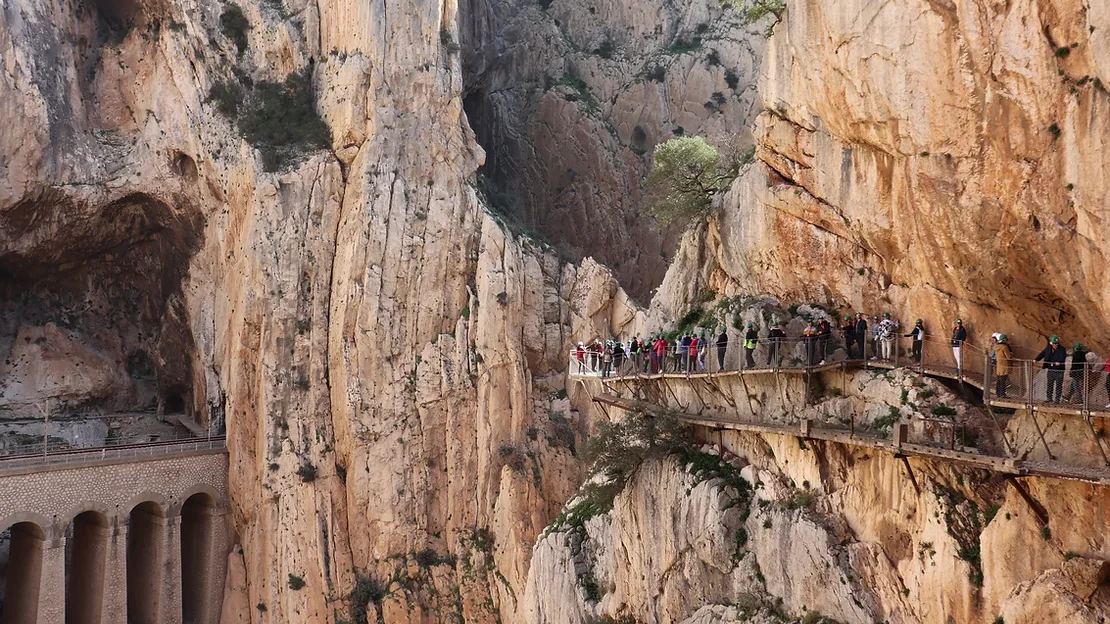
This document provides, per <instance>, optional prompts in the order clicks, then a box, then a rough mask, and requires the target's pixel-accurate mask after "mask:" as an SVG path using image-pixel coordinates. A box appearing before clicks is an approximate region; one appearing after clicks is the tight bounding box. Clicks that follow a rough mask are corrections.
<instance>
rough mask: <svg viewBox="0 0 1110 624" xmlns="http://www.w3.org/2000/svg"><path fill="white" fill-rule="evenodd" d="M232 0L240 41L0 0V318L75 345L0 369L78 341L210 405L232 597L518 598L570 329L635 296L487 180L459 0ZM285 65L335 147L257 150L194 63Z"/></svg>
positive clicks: (355, 602) (290, 601)
mask: <svg viewBox="0 0 1110 624" xmlns="http://www.w3.org/2000/svg"><path fill="white" fill-rule="evenodd" d="M240 6H241V8H242V11H243V15H244V18H245V20H246V23H247V26H246V27H244V28H243V29H242V34H243V36H244V37H246V43H247V45H246V47H245V48H244V49H243V50H242V51H239V50H237V46H236V44H235V41H234V39H233V37H234V36H235V35H236V33H235V32H234V31H229V29H228V28H227V26H226V25H225V24H223V20H222V19H221V15H222V13H223V12H224V11H225V10H226V6H225V5H222V4H218V3H210V2H188V1H186V2H175V3H169V4H161V5H155V4H142V3H140V4H136V5H134V6H132V5H130V4H127V5H126V6H125V5H122V4H121V5H117V4H115V3H112V2H109V1H108V0H104V1H103V2H92V3H89V2H85V3H77V2H63V3H42V2H35V1H34V0H28V1H26V2H18V3H15V4H13V5H12V6H11V7H10V10H6V11H5V12H4V13H3V15H2V16H0V20H2V21H0V51H2V52H0V54H2V55H3V56H2V58H3V61H4V66H5V67H7V68H8V70H7V71H5V72H2V74H3V75H2V77H0V84H2V88H0V110H3V111H5V115H4V119H5V124H4V127H3V128H2V129H0V148H2V150H0V151H3V153H5V154H6V156H5V157H4V160H3V161H2V164H0V166H2V167H3V176H2V183H0V232H3V236H0V267H2V269H3V271H2V272H0V286H3V288H4V289H5V293H6V294H11V293H15V294H18V295H20V297H21V299H19V301H20V302H22V303H21V305H24V308H22V309H17V310H15V311H14V312H13V313H12V314H10V315H8V316H5V317H4V328H5V329H11V335H10V336H8V334H4V335H5V342H3V344H0V346H3V347H5V348H11V346H12V344H13V343H14V341H15V339H16V337H20V338H19V339H20V340H22V337H28V338H33V337H34V336H39V335H44V336H45V337H46V339H47V340H52V338H51V337H52V336H53V337H55V338H56V339H57V340H55V342H58V344H61V345H62V346H65V345H69V344H71V343H72V344H73V345H75V346H74V347H73V349H72V351H73V356H72V357H70V358H68V359H66V358H59V361H60V362H62V364H59V366H57V367H55V368H54V369H52V370H51V371H39V370H38V369H35V371H31V372H33V373H34V375H31V376H30V377H28V378H23V377H20V378H19V379H17V380H16V381H17V382H18V383H11V384H7V383H6V384H5V385H4V389H5V391H7V390H6V389H14V390H12V392H13V394H12V396H14V397H16V398H17V399H19V400H24V399H25V398H26V399H27V401H28V403H29V404H30V403H33V401H34V400H36V399H37V398H41V397H37V396H36V395H34V394H33V392H31V391H30V390H27V388H28V387H29V386H35V387H40V386H43V383H39V382H40V380H42V379H47V380H49V379H57V378H60V377H61V376H63V375H68V374H69V371H70V369H72V368H74V367H76V366H77V365H78V364H89V363H93V364H97V365H98V366H100V367H101V368H103V369H104V370H101V371H90V372H84V373H82V376H81V377H80V378H78V379H67V380H66V384H65V385H62V384H58V387H63V388H65V389H67V390H66V391H67V392H70V393H71V394H74V395H79V396H80V397H88V396H99V395H100V394H103V393H106V392H109V391H112V392H115V391H119V392H123V391H126V390H127V388H128V385H127V384H128V383H130V382H131V381H133V380H139V381H143V380H146V379H148V378H157V380H158V384H159V388H158V392H159V396H161V397H163V398H165V396H166V395H170V394H172V395H174V396H177V397H179V398H180V399H181V400H183V401H184V402H185V403H186V404H187V408H186V409H187V412H188V414H189V415H190V416H193V417H195V418H196V419H197V420H199V421H201V423H202V424H207V423H213V424H214V426H215V428H216V429H219V428H221V427H226V430H227V436H228V447H229V449H228V450H229V454H230V488H231V496H232V499H233V509H232V513H233V517H234V522H235V528H236V530H237V532H238V535H239V539H240V541H241V546H242V548H241V550H236V551H235V552H234V553H233V554H232V556H231V561H230V565H229V568H230V569H231V570H232V571H233V572H234V574H233V575H232V577H230V578H229V582H228V596H227V600H226V601H225V609H224V615H225V620H226V621H251V622H298V621H300V622H337V621H350V620H351V619H356V620H362V619H364V617H366V616H369V618H370V619H371V620H373V619H375V618H376V619H377V620H378V621H385V622H404V621H422V620H427V619H430V620H433V621H441V620H442V621H447V620H451V621H454V620H456V619H457V618H459V617H465V618H466V619H467V620H470V621H495V620H497V619H498V618H500V619H501V620H503V621H513V620H514V619H515V609H516V602H517V597H518V596H521V595H523V593H524V587H525V574H526V571H527V568H528V565H529V560H530V553H531V544H532V542H533V540H534V538H535V536H536V535H537V534H538V533H539V531H540V530H541V529H542V527H543V526H544V525H546V523H547V522H548V521H549V520H550V518H551V517H552V516H553V515H554V514H555V513H557V511H558V509H559V508H560V506H561V504H562V502H563V500H564V499H565V498H566V496H568V495H569V493H570V491H571V490H572V488H573V486H574V484H575V481H576V479H577V470H578V469H577V467H576V465H575V463H574V460H573V453H574V449H575V444H576V442H578V441H580V440H581V429H582V426H581V423H579V422H578V421H577V420H576V418H577V416H576V414H575V413H574V412H573V411H572V410H571V409H570V407H569V405H568V404H567V402H566V401H565V399H560V398H559V396H560V394H559V390H560V388H561V387H562V377H561V372H562V371H563V370H564V368H563V367H564V366H565V361H566V356H565V352H566V350H567V348H568V347H569V344H570V341H571V340H578V339H586V338H589V337H593V336H596V335H609V334H611V333H614V332H617V331H619V330H620V328H621V327H623V326H624V325H626V324H628V323H630V322H633V321H635V319H636V317H637V312H636V310H635V308H634V307H633V306H632V305H631V303H630V301H629V299H628V297H627V296H626V295H625V294H624V293H623V291H621V289H620V288H619V287H618V285H617V283H616V281H615V279H614V278H613V276H612V275H611V274H610V272H609V271H608V270H607V269H605V268H603V267H601V266H600V265H598V264H597V263H595V262H592V261H585V262H584V263H582V264H581V265H580V266H578V265H570V264H567V263H566V262H565V261H564V260H562V259H560V257H559V256H558V255H556V254H555V253H554V252H553V251H551V250H550V249H546V248H544V247H542V246H541V245H539V244H538V243H532V242H528V241H526V240H525V239H523V238H522V237H520V236H518V235H516V234H512V233H509V232H508V230H507V228H506V227H504V225H503V223H502V222H499V221H497V220H495V219H494V218H493V217H491V216H490V213H489V211H488V210H487V209H486V208H485V207H484V206H483V204H482V203H481V202H480V201H479V198H478V196H477V194H476V192H475V190H474V188H473V186H472V178H473V174H474V172H475V169H476V168H477V167H478V166H479V165H480V164H481V162H482V160H483V158H484V154H483V152H482V150H481V149H480V148H479V147H477V145H476V144H475V142H474V138H473V134H472V133H471V131H470V129H469V127H468V124H467V122H466V119H465V117H464V114H463V110H462V99H461V91H462V74H461V61H460V56H459V50H458V46H457V41H458V32H457V27H456V6H455V5H454V4H453V3H446V4H428V3H420V2H408V3H401V4H397V3H392V2H391V3H389V4H388V6H387V5H386V4H385V3H371V4H366V5H359V6H357V7H356V6H354V5H352V4H349V3H345V2H323V3H302V2H296V1H292V2H288V3H280V2H278V3H273V2H265V3H253V2H245V3H242V4H241V5H240ZM121 12H125V13H121ZM121 16H122V17H123V18H126V19H123V20H121V19H120V17H121ZM124 25H126V26H127V27H126V28H125V27H124ZM305 70H307V71H308V74H309V76H310V77H311V80H312V83H313V86H314V89H315V92H316V107H317V110H318V111H319V113H320V114H321V115H322V117H323V118H324V119H326V120H327V121H328V123H329V125H330V127H331V137H332V143H331V146H330V148H331V149H324V150H319V151H316V152H309V153H305V154H303V155H302V156H301V158H300V159H299V160H298V161H297V162H296V164H294V165H292V166H289V167H286V168H284V169H283V170H281V171H278V172H274V173H267V172H265V171H264V170H263V167H262V161H261V159H260V158H259V154H258V152H257V151H255V150H254V149H252V148H251V146H250V145H249V144H248V143H246V141H244V140H243V138H242V137H241V135H240V132H239V130H238V129H237V128H236V127H235V125H234V124H233V123H231V122H230V121H229V120H228V119H226V118H225V117H224V116H223V115H221V114H219V113H218V112H217V111H216V103H215V102H212V101H209V100H210V98H209V97H208V94H209V91H210V89H211V87H212V86H213V85H214V84H216V83H217V82H218V81H223V80H233V81H239V82H240V83H241V84H249V81H250V80H254V81H258V80H263V79H267V80H281V79H282V78H284V77H285V76H286V75H288V74H289V73H291V72H294V71H305ZM139 278H141V279H139ZM39 287H41V288H42V289H45V291H46V294H44V295H40V294H39V293H38V292H37V291H35V290H34V289H35V288H39ZM28 293H30V294H28ZM121 293H122V296H121ZM47 295H49V296H47ZM12 300H13V299H12V298H6V299H5V302H6V303H7V302H10V301H12ZM26 302H30V303H29V304H28V303H26ZM37 302H45V304H42V306H41V307H43V309H44V310H46V312H48V313H44V314H42V315H40V316H41V322H40V317H35V318H31V319H30V325H31V326H30V327H23V325H24V324H26V323H27V322H28V317H27V316H26V315H24V312H25V310H27V309H31V308H30V307H28V306H30V305H31V304H34V305H39V304H38V303H37ZM120 302H123V303H120ZM85 303H88V304H89V309H80V310H78V312H80V314H76V313H74V312H73V309H72V308H74V305H75V304H85ZM121 305H122V306H123V307H113V306H121ZM5 312H7V310H5ZM12 319H14V320H12ZM105 321H112V323H106V322H105ZM48 323H54V325H49V324H48ZM9 325H10V326H11V327H9ZM55 326H57V327H60V328H61V329H55ZM43 328H45V329H43ZM106 328H107V329H110V330H111V331H107V329H106ZM63 330H64V331H63ZM113 332H114V333H113ZM0 333H2V332H0ZM63 339H64V340H63ZM26 342H28V343H31V344H35V345H38V346H35V347H33V348H32V347H30V346H25V345H20V346H19V349H20V351H19V353H23V352H28V353H30V352H37V351H43V350H47V349H50V348H56V347H57V345H51V344H45V343H41V342H40V341H35V340H29V341H26ZM139 351H142V352H143V353H144V354H145V355H144V357H145V358H146V359H145V360H142V361H139V362H138V364H136V365H135V367H134V368H135V370H136V371H137V372H134V373H132V371H131V368H129V365H130V364H131V363H130V362H129V358H131V357H132V356H133V355H135V354H136V353H138V352H139ZM90 353H91V354H93V355H89V354H90ZM94 355H96V357H94ZM139 364H142V365H143V366H139ZM147 365H148V366H147ZM5 366H9V365H8V364H5ZM17 366H22V367H23V368H19V369H17V370H16V372H17V373H18V372H19V371H21V370H29V369H28V367H27V366H26V365H25V363H17ZM67 367H68V368H67ZM147 369H150V370H147ZM4 372H5V373H8V372H10V371H8V370H7V369H5V371H4ZM51 375H54V377H51ZM44 387H45V386H44ZM135 388H137V390H135V394H136V396H141V397H147V398H149V396H150V394H149V393H150V390H149V389H145V386H141V385H135ZM139 390H143V391H145V392H147V394H145V395H144V394H141V393H140V392H139ZM16 391H17V392H16ZM46 391H47V392H48V393H49V392H50V391H51V390H50V387H46ZM98 393H99V394H98ZM144 400H146V399H144ZM292 577H299V578H301V579H303V581H304V582H305V586H304V587H303V588H298V589H294V588H293V586H294V583H293V582H292V581H291V579H292ZM217 599H218V597H213V600H217Z"/></svg>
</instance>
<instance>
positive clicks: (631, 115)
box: [459, 0, 765, 302]
mask: <svg viewBox="0 0 1110 624" xmlns="http://www.w3.org/2000/svg"><path fill="white" fill-rule="evenodd" d="M459 23H460V40H461V42H462V45H463V59H464V63H463V70H464V85H465V89H466V93H465V99H464V105H465V107H466V111H467V114H468V117H469V121H470V123H471V125H472V126H473V127H474V129H475V131H476V133H477V139H478V142H479V143H480V144H481V145H482V147H484V148H485V149H486V152H487V160H486V163H485V165H484V166H483V167H482V169H481V170H480V171H481V174H482V180H483V182H484V183H485V185H486V187H487V188H488V189H489V191H490V194H491V197H492V198H493V199H494V203H495V206H496V207H497V208H498V209H499V210H501V211H503V212H504V213H506V214H508V215H511V217H512V218H514V219H515V220H517V221H519V222H521V223H522V224H524V225H525V226H526V227H529V228H534V229H535V230H537V231H538V232H540V233H542V235H544V236H546V237H547V238H548V239H550V240H551V241H552V242H553V244H554V245H555V246H556V247H557V248H558V249H559V250H560V251H562V252H563V253H565V254H567V255H568V256H570V257H571V258H575V259H578V258H582V257H585V256H592V257H595V258H597V259H598V260H599V261H600V262H603V263H604V264H606V265H607V266H609V267H612V268H613V271H614V273H615V275H616V276H617V278H618V279H619V280H620V282H621V285H622V286H623V287H624V288H625V289H626V290H628V292H630V293H631V294H632V295H633V296H635V297H637V298H638V299H639V300H641V301H644V302H646V301H648V300H649V299H650V297H651V293H652V291H653V290H654V288H655V287H656V286H658V284H659V282H660V280H661V279H662V277H663V273H664V271H665V270H666V267H667V265H668V263H669V261H670V258H671V255H672V252H673V246H674V243H675V238H676V236H675V234H676V233H675V232H659V231H658V230H657V229H656V228H655V226H654V225H653V224H652V223H651V221H650V219H649V218H648V217H646V216H645V215H644V213H643V212H642V210H641V205H640V204H641V188H640V186H641V179H642V177H643V175H644V173H645V171H646V161H647V158H648V157H647V155H648V154H650V152H651V151H652V150H653V149H654V147H655V145H656V144H657V143H659V142H661V141H664V140H666V139H669V138H671V137H673V136H678V135H681V134H687V135H694V134H697V135H702V136H706V137H707V138H708V139H709V140H710V141H711V142H713V143H714V144H717V145H722V146H724V145H728V146H731V148H732V149H742V148H745V147H747V146H749V145H751V133H750V131H749V130H748V127H749V125H750V123H751V122H752V121H753V120H754V119H755V115H756V114H757V113H758V112H759V108H760V107H759V105H758V95H757V94H756V92H755V79H756V76H757V73H758V69H759V64H760V59H761V57H762V55H763V47H764V43H765V39H764V36H763V31H762V27H761V26H746V25H744V23H743V16H742V11H741V10H738V9H736V8H734V7H733V6H732V5H730V4H721V3H719V2H716V1H709V2H706V1H705V0H695V1H694V2H671V1H669V0H666V1H662V0H653V1H651V2H636V3H632V2H627V1H626V0H603V1H601V2H595V1H593V0H541V1H540V2H539V3H538V4H534V3H533V2H532V1H531V0H518V1H512V2H497V3H494V2H490V1H489V0H469V1H468V2H464V3H463V4H462V5H461V10H460V18H459Z"/></svg>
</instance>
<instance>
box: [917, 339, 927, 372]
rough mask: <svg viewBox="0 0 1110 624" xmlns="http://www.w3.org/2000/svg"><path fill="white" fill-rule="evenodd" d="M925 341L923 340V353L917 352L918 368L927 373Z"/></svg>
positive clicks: (919, 370)
mask: <svg viewBox="0 0 1110 624" xmlns="http://www.w3.org/2000/svg"><path fill="white" fill-rule="evenodd" d="M925 344H926V343H925V341H924V340H922V341H921V353H918V354H917V370H918V372H919V373H920V374H922V375H924V374H925Z"/></svg>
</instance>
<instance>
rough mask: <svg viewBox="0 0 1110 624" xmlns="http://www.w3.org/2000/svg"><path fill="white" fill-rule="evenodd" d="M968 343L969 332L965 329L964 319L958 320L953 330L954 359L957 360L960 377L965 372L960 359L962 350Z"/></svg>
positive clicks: (957, 370) (957, 372)
mask: <svg viewBox="0 0 1110 624" xmlns="http://www.w3.org/2000/svg"><path fill="white" fill-rule="evenodd" d="M966 341H967V330H966V329H964V321H963V319H956V325H955V326H954V327H953V328H952V357H954V358H956V374H957V375H959V374H961V373H962V372H963V362H962V361H961V359H960V349H961V348H963V346H964V342H966Z"/></svg>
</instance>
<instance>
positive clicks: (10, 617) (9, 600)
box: [0, 514, 46, 624]
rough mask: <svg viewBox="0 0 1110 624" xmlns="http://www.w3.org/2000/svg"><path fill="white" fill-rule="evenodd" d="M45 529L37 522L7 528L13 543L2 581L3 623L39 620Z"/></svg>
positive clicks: (15, 524) (13, 623)
mask: <svg viewBox="0 0 1110 624" xmlns="http://www.w3.org/2000/svg"><path fill="white" fill-rule="evenodd" d="M16 515H20V514H16ZM31 515H34V514H31ZM5 522H7V520H5ZM43 526H44V525H41V524H37V523H35V522H27V521H19V522H13V523H12V524H10V525H8V526H6V528H5V529H4V532H5V533H7V534H8V535H9V538H10V541H9V548H8V565H7V567H6V568H5V570H4V575H3V578H2V579H0V582H2V583H3V585H2V586H0V587H2V590H3V591H2V593H0V598H2V599H3V601H4V610H3V614H2V615H0V624H21V623H23V622H36V621H38V616H39V592H40V589H41V587H42V557H43V551H44V550H45V546H46V531H45V530H44V529H43Z"/></svg>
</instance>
